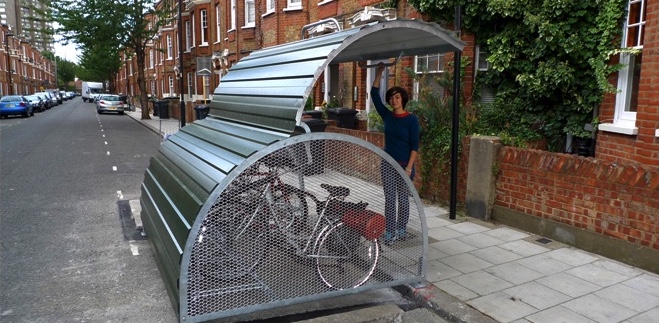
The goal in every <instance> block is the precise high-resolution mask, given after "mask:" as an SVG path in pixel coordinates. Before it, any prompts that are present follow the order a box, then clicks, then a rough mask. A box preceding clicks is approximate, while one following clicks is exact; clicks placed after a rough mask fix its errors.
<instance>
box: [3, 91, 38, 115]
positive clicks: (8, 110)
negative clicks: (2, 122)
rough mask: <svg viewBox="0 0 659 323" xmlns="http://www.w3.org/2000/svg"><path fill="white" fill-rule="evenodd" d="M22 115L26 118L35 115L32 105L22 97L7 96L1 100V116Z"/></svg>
mask: <svg viewBox="0 0 659 323" xmlns="http://www.w3.org/2000/svg"><path fill="white" fill-rule="evenodd" d="M17 114H18V115H22V116H23V117H25V118H28V117H30V116H33V115H34V109H32V104H30V102H29V101H28V100H27V99H26V98H25V97H24V96H22V95H6V96H3V97H2V99H0V116H2V117H7V116H10V115H17Z"/></svg>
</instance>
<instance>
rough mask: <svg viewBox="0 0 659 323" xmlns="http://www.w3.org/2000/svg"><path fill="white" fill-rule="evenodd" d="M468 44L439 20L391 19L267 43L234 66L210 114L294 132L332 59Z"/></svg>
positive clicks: (384, 55) (377, 56) (419, 52)
mask: <svg viewBox="0 0 659 323" xmlns="http://www.w3.org/2000/svg"><path fill="white" fill-rule="evenodd" d="M410 35H414V37H410ZM384 44H386V47H383V45H384ZM464 46H465V43H464V42H463V41H461V40H460V39H458V38H456V37H454V36H453V34H452V33H451V32H449V31H446V30H445V29H443V28H441V27H439V25H437V24H436V23H427V22H422V21H417V20H391V21H385V22H378V23H374V24H368V25H365V26H361V27H356V28H351V29H345V30H342V31H339V32H335V33H331V34H327V35H322V36H319V37H314V38H308V39H304V40H299V41H295V42H291V43H287V44H282V45H277V46H273V47H269V48H265V49H261V50H258V51H255V52H253V53H252V54H250V55H249V56H247V57H245V58H243V59H241V60H240V61H239V62H238V63H237V64H236V65H234V66H233V67H231V69H229V72H228V73H227V74H226V75H225V76H224V77H223V78H222V80H221V82H220V84H219V86H218V87H217V88H216V89H215V91H214V96H213V101H212V102H211V112H210V114H209V115H210V116H213V117H216V118H226V119H228V120H232V121H234V122H242V123H247V124H250V125H252V126H258V127H265V128H271V129H274V130H276V131H281V132H289V133H292V132H293V130H294V128H295V126H297V125H299V124H300V123H301V119H302V111H303V109H304V103H305V102H306V100H307V98H308V97H309V95H310V93H311V91H312V89H313V86H314V84H316V82H317V81H318V78H319V77H320V75H321V74H322V73H323V72H324V70H325V68H326V67H327V66H329V65H330V64H332V63H346V62H355V61H361V60H374V59H386V58H392V57H399V56H400V55H401V52H402V53H404V55H405V56H410V55H423V54H434V53H442V52H454V51H460V50H462V48H463V47H464ZM293 111H295V112H293ZM241 113H243V114H244V115H243V114H241Z"/></svg>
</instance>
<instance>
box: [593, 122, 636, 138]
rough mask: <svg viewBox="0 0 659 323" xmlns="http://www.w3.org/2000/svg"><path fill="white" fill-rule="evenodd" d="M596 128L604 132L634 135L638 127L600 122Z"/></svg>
mask: <svg viewBox="0 0 659 323" xmlns="http://www.w3.org/2000/svg"><path fill="white" fill-rule="evenodd" d="M597 129H598V130H601V131H606V132H615V133H619V134H623V135H630V136H635V135H637V134H638V128H637V127H633V126H628V125H620V124H615V123H600V124H599V125H598V126H597Z"/></svg>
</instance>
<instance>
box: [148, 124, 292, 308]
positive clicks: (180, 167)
mask: <svg viewBox="0 0 659 323" xmlns="http://www.w3.org/2000/svg"><path fill="white" fill-rule="evenodd" d="M286 137H288V134H282V133H276V132H272V131H268V130H265V129H256V128H252V127H246V126H243V125H236V124H232V123H227V122H224V121H221V120H213V119H209V120H200V121H197V122H195V123H194V124H190V125H187V126H186V127H185V128H182V129H181V130H180V131H179V132H178V133H176V134H174V135H172V136H170V137H169V139H168V140H167V141H166V142H165V143H164V144H163V145H162V146H161V147H160V149H159V150H158V153H157V154H156V155H155V156H154V157H153V158H152V159H151V162H150V165H149V168H148V169H147V170H146V172H145V175H144V182H143V185H142V197H141V204H142V205H143V206H142V219H143V222H144V230H145V232H146V233H147V235H148V236H149V240H151V243H152V245H153V248H154V250H155V257H156V259H157V261H158V265H159V267H160V270H161V273H162V275H163V277H164V282H165V285H166V287H167V291H168V293H169V294H170V296H172V295H178V290H179V286H178V279H179V274H180V261H181V256H182V252H183V249H184V246H185V243H186V240H187V239H188V235H189V234H190V227H191V225H192V223H193V222H194V221H195V220H196V218H197V216H198V213H199V212H200V209H201V208H202V206H203V205H204V204H205V203H207V200H208V197H209V195H210V194H211V193H212V192H213V190H214V189H215V188H216V187H217V185H218V183H220V182H221V181H222V180H223V179H224V178H225V177H226V175H227V174H228V173H229V172H230V171H231V170H233V169H234V168H235V167H236V165H239V164H240V163H242V162H243V161H244V160H245V158H247V157H249V156H250V155H252V154H253V153H254V152H256V151H259V150H261V149H263V148H264V147H266V146H268V145H269V144H271V143H272V142H276V141H279V140H281V139H283V138H286ZM173 299H178V296H176V297H174V298H173ZM176 308H178V307H176Z"/></svg>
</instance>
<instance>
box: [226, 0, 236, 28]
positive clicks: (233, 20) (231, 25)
mask: <svg viewBox="0 0 659 323" xmlns="http://www.w3.org/2000/svg"><path fill="white" fill-rule="evenodd" d="M236 1H237V0H231V2H230V6H231V8H230V9H229V12H230V13H231V19H230V20H229V30H227V32H230V31H234V30H236V19H237V18H236V15H237V14H236V10H238V9H237V8H236Z"/></svg>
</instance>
